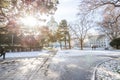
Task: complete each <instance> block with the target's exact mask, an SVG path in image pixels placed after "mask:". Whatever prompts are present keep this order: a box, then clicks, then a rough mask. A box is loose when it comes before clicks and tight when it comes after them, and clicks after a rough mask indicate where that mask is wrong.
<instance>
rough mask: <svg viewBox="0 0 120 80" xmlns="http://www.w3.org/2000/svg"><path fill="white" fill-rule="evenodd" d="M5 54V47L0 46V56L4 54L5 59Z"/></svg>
mask: <svg viewBox="0 0 120 80" xmlns="http://www.w3.org/2000/svg"><path fill="white" fill-rule="evenodd" d="M5 54H6V51H5V48H4V47H0V57H1V56H3V59H5Z"/></svg>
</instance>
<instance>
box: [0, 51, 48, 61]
mask: <svg viewBox="0 0 120 80" xmlns="http://www.w3.org/2000/svg"><path fill="white" fill-rule="evenodd" d="M48 52H49V51H48V50H42V51H31V52H7V53H6V58H17V57H37V56H40V55H43V54H46V53H48ZM0 59H2V57H0Z"/></svg>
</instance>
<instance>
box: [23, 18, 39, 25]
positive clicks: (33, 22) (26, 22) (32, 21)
mask: <svg viewBox="0 0 120 80" xmlns="http://www.w3.org/2000/svg"><path fill="white" fill-rule="evenodd" d="M37 21H38V20H37V19H36V18H34V17H33V16H26V17H24V18H22V19H21V22H22V23H23V24H24V25H25V26H28V27H34V26H35V25H37Z"/></svg>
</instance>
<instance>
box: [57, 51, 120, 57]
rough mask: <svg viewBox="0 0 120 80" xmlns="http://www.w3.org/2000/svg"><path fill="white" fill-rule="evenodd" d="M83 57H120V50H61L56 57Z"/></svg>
mask: <svg viewBox="0 0 120 80" xmlns="http://www.w3.org/2000/svg"><path fill="white" fill-rule="evenodd" d="M82 55H98V56H99V55H105V56H120V50H59V51H58V53H57V55H56V57H57V56H58V57H60V56H82Z"/></svg>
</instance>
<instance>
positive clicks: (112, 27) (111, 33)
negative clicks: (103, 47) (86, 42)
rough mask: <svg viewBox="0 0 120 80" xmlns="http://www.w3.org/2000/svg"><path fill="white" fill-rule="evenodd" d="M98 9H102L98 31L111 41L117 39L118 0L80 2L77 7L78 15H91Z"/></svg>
mask: <svg viewBox="0 0 120 80" xmlns="http://www.w3.org/2000/svg"><path fill="white" fill-rule="evenodd" d="M83 5H86V6H83ZM100 8H102V9H103V12H102V17H103V21H101V22H99V26H100V30H101V31H102V32H104V33H105V34H106V35H107V36H108V37H109V38H110V39H111V40H112V39H114V38H117V37H119V35H120V26H119V24H120V22H119V17H120V0H82V1H81V2H80V6H79V10H80V12H79V15H82V14H83V13H84V14H87V15H88V14H91V15H93V14H95V12H94V11H95V10H98V9H100ZM81 11H82V12H81ZM96 23H97V22H96ZM96 23H95V24H96Z"/></svg>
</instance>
